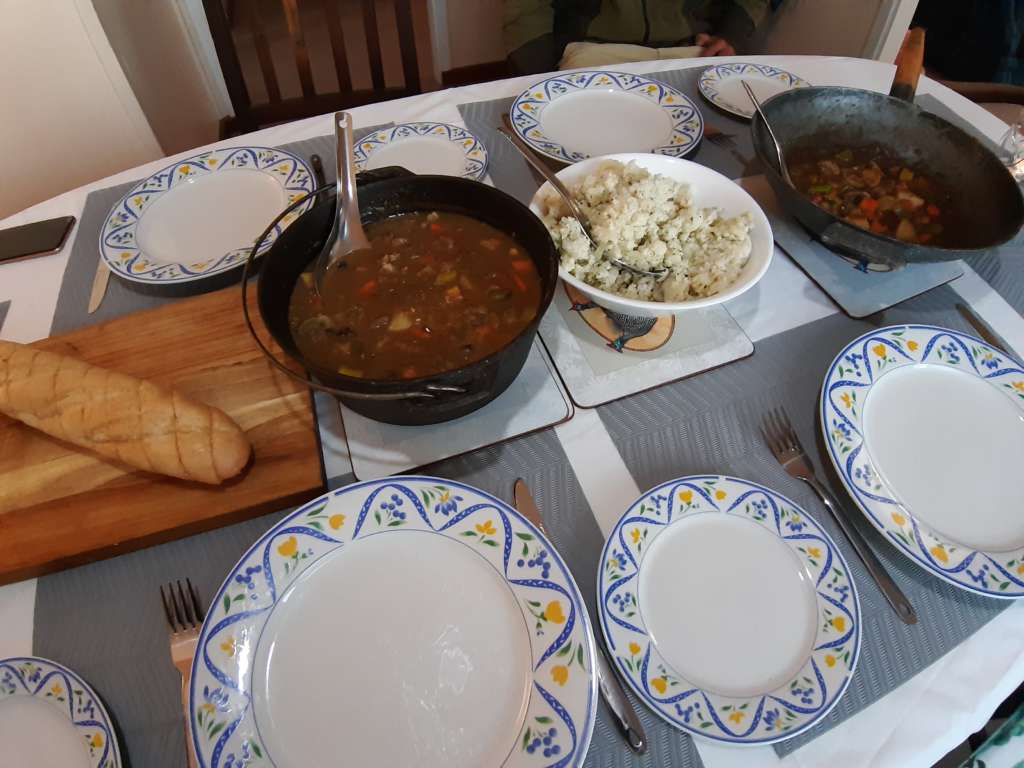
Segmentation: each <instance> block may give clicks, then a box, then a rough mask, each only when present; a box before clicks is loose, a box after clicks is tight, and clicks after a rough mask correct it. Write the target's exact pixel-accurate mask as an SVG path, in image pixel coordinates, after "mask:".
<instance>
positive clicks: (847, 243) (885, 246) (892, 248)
mask: <svg viewBox="0 0 1024 768" xmlns="http://www.w3.org/2000/svg"><path fill="white" fill-rule="evenodd" d="M819 237H820V238H821V242H822V243H824V244H825V245H826V246H828V247H829V248H831V249H832V250H834V251H838V252H839V253H842V254H844V255H846V256H849V257H851V258H854V259H856V260H857V261H862V262H863V261H866V262H869V263H871V264H885V265H886V266H887V267H889V268H890V269H901V268H903V267H905V266H907V261H906V258H905V257H904V247H905V246H900V245H896V244H889V243H887V242H885V241H884V240H882V239H881V238H879V237H876V236H874V235H873V234H871V233H869V232H865V231H864V230H862V229H859V228H858V227H857V226H856V225H855V224H845V223H843V222H839V221H837V222H833V223H832V224H829V225H828V226H827V227H825V229H824V230H822V232H821V235H819Z"/></svg>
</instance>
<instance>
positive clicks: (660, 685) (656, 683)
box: [651, 677, 668, 695]
mask: <svg viewBox="0 0 1024 768" xmlns="http://www.w3.org/2000/svg"><path fill="white" fill-rule="evenodd" d="M651 687H652V688H653V689H654V690H656V691H657V692H658V693H660V694H662V695H664V694H665V690H666V689H667V688H668V680H666V679H665V678H664V677H656V678H654V679H653V680H651Z"/></svg>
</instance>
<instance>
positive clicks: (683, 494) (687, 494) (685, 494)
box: [679, 491, 693, 504]
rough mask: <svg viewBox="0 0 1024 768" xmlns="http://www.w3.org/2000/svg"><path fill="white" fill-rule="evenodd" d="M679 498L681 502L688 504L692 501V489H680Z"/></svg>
mask: <svg viewBox="0 0 1024 768" xmlns="http://www.w3.org/2000/svg"><path fill="white" fill-rule="evenodd" d="M679 500H680V501H681V502H683V504H689V503H690V502H691V501H693V491H680V492H679Z"/></svg>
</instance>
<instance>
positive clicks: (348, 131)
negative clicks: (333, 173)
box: [313, 112, 370, 294]
mask: <svg viewBox="0 0 1024 768" xmlns="http://www.w3.org/2000/svg"><path fill="white" fill-rule="evenodd" d="M334 138H335V140H336V143H337V145H338V147H337V154H338V181H337V199H336V202H335V209H334V210H335V214H334V222H333V223H332V224H331V233H330V234H329V235H328V236H327V240H326V241H325V242H324V246H323V248H322V249H321V251H320V255H319V256H317V259H316V266H314V267H313V286H314V288H315V289H316V292H317V294H319V293H320V288H321V285H322V284H323V279H324V275H326V274H327V272H328V270H331V269H334V268H336V267H338V266H339V265H340V264H343V263H344V262H345V259H347V258H348V255H349V254H350V253H352V252H354V251H361V250H363V249H364V248H369V247H370V241H369V240H367V239H366V233H365V232H363V223H362V221H361V220H360V218H359V199H358V197H357V196H356V166H355V161H354V159H353V157H352V116H351V115H349V114H348V113H347V112H335V113H334Z"/></svg>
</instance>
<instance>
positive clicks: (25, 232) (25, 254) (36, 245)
mask: <svg viewBox="0 0 1024 768" xmlns="http://www.w3.org/2000/svg"><path fill="white" fill-rule="evenodd" d="M74 224H75V217H74V216H61V217H60V218H58V219H47V220H46V221H36V222H33V223H31V224H23V225H22V226H20V227H11V228H10V229H0V263H3V262H5V261H17V260H18V259H31V258H32V257H33V256H46V255H47V254H50V253H56V252H57V251H59V250H60V249H61V248H62V247H64V241H65V240H67V238H68V233H69V232H70V231H71V227H73V226H74Z"/></svg>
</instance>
